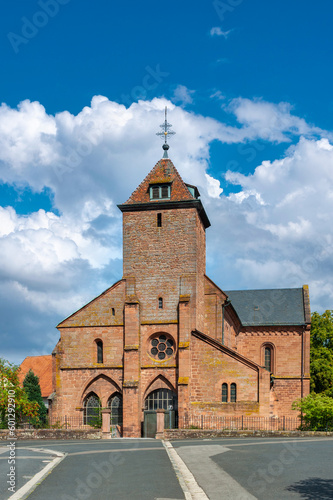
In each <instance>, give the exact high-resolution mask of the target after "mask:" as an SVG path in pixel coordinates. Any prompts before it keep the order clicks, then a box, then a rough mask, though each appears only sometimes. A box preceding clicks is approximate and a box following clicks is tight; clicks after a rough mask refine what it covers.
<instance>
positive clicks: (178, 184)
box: [124, 159, 195, 205]
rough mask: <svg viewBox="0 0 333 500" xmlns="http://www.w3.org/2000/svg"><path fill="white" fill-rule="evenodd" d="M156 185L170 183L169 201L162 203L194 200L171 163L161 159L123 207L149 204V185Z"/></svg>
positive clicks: (168, 160)
mask: <svg viewBox="0 0 333 500" xmlns="http://www.w3.org/2000/svg"><path fill="white" fill-rule="evenodd" d="M158 183H161V184H162V183H172V184H171V197H170V200H165V199H164V200H161V201H163V202H164V203H165V202H166V201H186V200H194V199H195V198H194V197H193V196H192V195H191V193H190V191H189V189H188V187H187V186H186V184H185V182H184V181H183V179H182V178H181V177H180V175H179V173H178V171H177V169H176V167H175V166H174V164H173V163H172V161H171V160H170V159H162V160H160V161H158V162H157V163H156V165H155V167H154V168H153V169H152V170H151V171H150V172H149V174H148V175H147V177H146V178H145V179H144V180H143V181H142V182H141V184H140V185H139V186H138V187H137V188H136V190H135V191H134V192H133V193H132V194H131V196H130V197H129V199H128V200H127V201H126V202H125V203H124V205H129V204H137V203H149V202H150V197H149V185H150V184H158ZM155 201H156V200H155Z"/></svg>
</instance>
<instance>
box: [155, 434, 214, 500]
mask: <svg viewBox="0 0 333 500" xmlns="http://www.w3.org/2000/svg"><path fill="white" fill-rule="evenodd" d="M162 443H163V446H164V447H165V449H166V451H167V454H168V455H169V458H170V462H171V464H172V466H173V468H174V470H175V473H176V476H177V478H178V481H179V484H180V486H181V488H182V490H183V492H184V495H185V498H186V500H209V498H208V497H207V495H206V493H205V492H204V491H203V490H202V489H201V488H200V486H199V485H198V483H197V482H196V480H195V479H194V476H193V474H192V473H191V472H190V470H189V469H188V468H187V466H186V465H185V464H184V462H183V460H182V459H181V458H180V456H179V455H178V453H177V452H176V450H175V449H174V447H173V446H172V444H171V443H170V442H169V441H162Z"/></svg>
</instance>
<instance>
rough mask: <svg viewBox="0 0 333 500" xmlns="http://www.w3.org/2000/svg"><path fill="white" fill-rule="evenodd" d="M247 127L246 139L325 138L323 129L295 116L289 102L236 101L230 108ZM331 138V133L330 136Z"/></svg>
mask: <svg viewBox="0 0 333 500" xmlns="http://www.w3.org/2000/svg"><path fill="white" fill-rule="evenodd" d="M228 109H229V111H231V112H232V113H234V114H235V116H236V118H237V120H238V122H239V123H240V124H241V125H243V132H244V133H245V134H244V138H248V139H256V138H261V139H266V140H268V141H273V142H288V141H290V140H291V137H293V136H299V135H305V136H313V135H319V136H320V135H321V134H322V130H321V129H320V128H318V127H314V126H311V125H309V124H307V123H306V121H305V120H304V119H303V118H299V117H298V116H295V115H293V114H292V112H291V111H292V106H291V105H290V104H289V103H286V102H280V103H279V104H274V103H271V102H266V101H263V100H261V99H255V100H250V99H244V98H240V97H239V98H237V99H233V100H232V101H231V103H230V104H229V106H228ZM330 135H331V134H330Z"/></svg>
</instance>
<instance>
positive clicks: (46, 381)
mask: <svg viewBox="0 0 333 500" xmlns="http://www.w3.org/2000/svg"><path fill="white" fill-rule="evenodd" d="M20 368H21V370H20V371H19V374H18V377H19V381H20V385H21V386H23V380H24V379H25V376H26V375H27V373H28V372H29V370H32V371H33V372H34V374H35V375H37V376H38V378H39V385H40V389H41V393H42V397H43V398H47V397H48V396H49V395H50V394H51V392H52V356H51V354H48V355H45V356H28V357H26V358H25V359H24V360H23V361H22V363H21V365H20Z"/></svg>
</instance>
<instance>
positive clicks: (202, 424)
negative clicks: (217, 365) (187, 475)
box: [178, 415, 302, 431]
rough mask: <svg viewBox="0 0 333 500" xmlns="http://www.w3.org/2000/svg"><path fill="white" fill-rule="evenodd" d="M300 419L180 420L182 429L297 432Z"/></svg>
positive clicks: (197, 417) (188, 417)
mask: <svg viewBox="0 0 333 500" xmlns="http://www.w3.org/2000/svg"><path fill="white" fill-rule="evenodd" d="M301 423H302V422H301V419H300V418H299V417H289V416H282V417H247V416H244V415H240V416H231V415H230V416H229V415H226V416H217V415H184V416H180V417H179V418H178V427H179V428H180V429H201V430H204V429H205V430H237V431H240V430H251V431H295V430H297V429H299V428H300V426H301Z"/></svg>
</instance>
